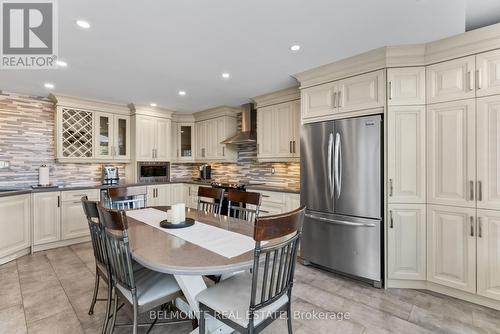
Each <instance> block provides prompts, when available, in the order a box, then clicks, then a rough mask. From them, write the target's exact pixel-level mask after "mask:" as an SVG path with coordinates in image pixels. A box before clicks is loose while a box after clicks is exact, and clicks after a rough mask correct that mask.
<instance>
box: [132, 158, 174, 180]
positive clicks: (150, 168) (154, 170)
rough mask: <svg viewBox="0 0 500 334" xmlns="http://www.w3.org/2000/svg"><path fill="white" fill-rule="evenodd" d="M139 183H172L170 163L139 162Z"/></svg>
mask: <svg viewBox="0 0 500 334" xmlns="http://www.w3.org/2000/svg"><path fill="white" fill-rule="evenodd" d="M137 181H139V182H168V181H170V163H169V162H138V163H137Z"/></svg>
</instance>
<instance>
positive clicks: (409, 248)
mask: <svg viewBox="0 0 500 334" xmlns="http://www.w3.org/2000/svg"><path fill="white" fill-rule="evenodd" d="M387 231H388V232H387V261H388V263H387V268H388V269H387V270H388V277H389V279H409V280H425V279H426V268H427V266H426V264H427V259H426V237H427V236H426V217H425V205H424V204H391V205H389V228H388V230H387Z"/></svg>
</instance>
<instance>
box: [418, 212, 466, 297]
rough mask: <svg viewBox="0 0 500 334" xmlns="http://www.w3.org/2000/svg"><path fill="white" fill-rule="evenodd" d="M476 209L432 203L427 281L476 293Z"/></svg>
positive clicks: (429, 224) (428, 225) (428, 239)
mask: <svg viewBox="0 0 500 334" xmlns="http://www.w3.org/2000/svg"><path fill="white" fill-rule="evenodd" d="M475 213H476V212H475V210H474V209H468V208H461V207H445V206H435V205H429V206H428V208H427V280H429V281H431V282H434V283H439V284H442V285H446V286H449V287H451V288H455V289H459V290H463V291H467V292H470V293H475V292H476V236H475V234H476V228H475Z"/></svg>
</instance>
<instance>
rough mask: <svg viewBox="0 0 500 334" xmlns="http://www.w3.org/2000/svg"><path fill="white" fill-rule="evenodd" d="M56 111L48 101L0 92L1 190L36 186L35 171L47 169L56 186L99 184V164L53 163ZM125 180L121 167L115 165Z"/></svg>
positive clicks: (123, 170) (36, 173) (36, 172)
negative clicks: (45, 167)
mask: <svg viewBox="0 0 500 334" xmlns="http://www.w3.org/2000/svg"><path fill="white" fill-rule="evenodd" d="M55 116H56V112H55V107H54V105H53V103H52V102H51V101H49V100H48V99H46V98H42V97H37V96H25V95H18V94H14V93H6V92H3V91H0V161H8V162H9V163H10V167H9V168H7V169H0V186H31V185H35V184H37V183H38V167H39V166H41V165H42V164H45V165H47V166H49V167H50V176H51V180H52V181H53V182H55V183H57V184H59V185H83V184H85V185H87V184H94V183H96V184H97V183H100V181H101V180H100V179H101V166H102V165H101V164H88V163H86V164H67V163H64V164H61V163H57V162H56V160H55V156H56V146H55ZM117 166H119V167H121V168H120V170H121V174H122V175H121V177H124V174H123V173H124V172H125V168H124V165H117Z"/></svg>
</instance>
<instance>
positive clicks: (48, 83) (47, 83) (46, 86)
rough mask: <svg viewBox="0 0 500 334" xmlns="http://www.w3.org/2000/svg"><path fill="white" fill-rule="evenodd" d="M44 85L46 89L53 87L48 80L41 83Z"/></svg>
mask: <svg viewBox="0 0 500 334" xmlns="http://www.w3.org/2000/svg"><path fill="white" fill-rule="evenodd" d="M43 85H44V86H45V88H47V89H53V88H54V84H51V83H50V82H46V83H44V84H43Z"/></svg>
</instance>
